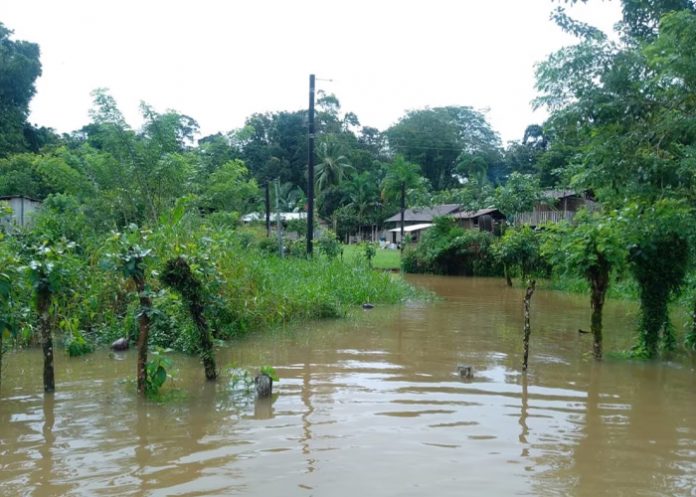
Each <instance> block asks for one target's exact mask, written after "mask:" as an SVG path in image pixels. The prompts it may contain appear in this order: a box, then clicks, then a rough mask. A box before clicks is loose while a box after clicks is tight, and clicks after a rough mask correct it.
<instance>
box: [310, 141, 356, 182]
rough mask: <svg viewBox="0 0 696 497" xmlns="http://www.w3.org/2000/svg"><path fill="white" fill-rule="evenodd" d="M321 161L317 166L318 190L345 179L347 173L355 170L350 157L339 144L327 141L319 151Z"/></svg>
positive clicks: (320, 146) (316, 179)
mask: <svg viewBox="0 0 696 497" xmlns="http://www.w3.org/2000/svg"><path fill="white" fill-rule="evenodd" d="M317 156H318V158H319V162H318V163H317V165H316V166H315V181H316V187H317V191H323V190H324V189H326V188H327V187H329V186H331V185H336V184H338V183H340V182H341V181H343V179H344V178H345V177H346V175H347V173H348V172H349V171H351V170H353V166H351V164H350V163H349V162H348V158H347V157H346V156H345V155H343V154H342V153H341V149H340V147H339V145H338V144H336V143H334V142H331V141H325V142H323V143H321V144H320V145H319V150H318V151H317Z"/></svg>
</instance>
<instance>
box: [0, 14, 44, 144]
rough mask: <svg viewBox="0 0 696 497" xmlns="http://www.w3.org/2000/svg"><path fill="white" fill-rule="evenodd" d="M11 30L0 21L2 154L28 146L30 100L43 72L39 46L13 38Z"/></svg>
mask: <svg viewBox="0 0 696 497" xmlns="http://www.w3.org/2000/svg"><path fill="white" fill-rule="evenodd" d="M11 36H12V31H11V30H9V29H8V28H6V27H5V25H4V24H2V23H0V157H5V156H6V155H8V154H10V153H13V152H22V151H25V150H27V149H28V148H29V146H30V144H29V143H27V140H26V138H25V129H26V128H29V129H31V127H29V126H28V125H27V122H26V119H27V117H28V116H29V102H30V101H31V98H32V97H33V96H34V93H35V92H36V87H35V86H34V82H35V81H36V79H37V78H38V77H39V76H40V75H41V62H40V61H39V46H38V45H37V44H36V43H30V42H28V41H20V40H12V39H10V37H11Z"/></svg>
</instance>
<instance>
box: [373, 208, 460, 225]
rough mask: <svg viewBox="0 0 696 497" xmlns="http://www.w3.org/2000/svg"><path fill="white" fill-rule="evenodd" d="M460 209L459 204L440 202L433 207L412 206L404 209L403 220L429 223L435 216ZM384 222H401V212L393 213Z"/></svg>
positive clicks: (445, 214)
mask: <svg viewBox="0 0 696 497" xmlns="http://www.w3.org/2000/svg"><path fill="white" fill-rule="evenodd" d="M459 209H460V205H459V204H441V205H435V206H433V207H412V208H410V209H406V210H405V211H404V221H405V222H411V223H413V222H421V223H429V222H431V221H432V220H433V219H435V218H436V217H441V216H447V215H449V214H452V213H453V212H456V211H458V210H459ZM384 222H385V223H399V222H401V213H397V214H394V215H393V216H392V217H390V218H389V219H387V220H385V221H384Z"/></svg>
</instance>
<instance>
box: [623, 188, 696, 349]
mask: <svg viewBox="0 0 696 497" xmlns="http://www.w3.org/2000/svg"><path fill="white" fill-rule="evenodd" d="M622 215H623V216H624V218H625V219H626V223H627V230H626V231H627V233H628V237H629V238H628V239H629V242H630V244H631V245H630V247H629V259H630V269H631V272H632V273H633V275H634V277H635V279H636V281H637V282H638V285H639V288H640V302H641V324H640V336H639V342H638V344H637V345H636V348H635V352H636V355H638V356H645V357H654V356H655V355H656V354H657V350H658V341H659V338H660V335H662V339H663V340H662V346H663V349H664V350H671V349H672V348H673V346H674V339H673V333H672V325H671V323H670V320H669V308H668V304H669V301H670V299H671V298H672V297H674V296H675V295H677V294H678V292H679V291H680V289H681V286H682V283H683V282H684V279H685V277H686V273H687V268H688V263H689V250H690V248H689V231H688V229H689V228H688V227H689V226H690V224H689V223H690V220H691V219H693V211H692V209H690V208H689V207H688V206H687V205H686V204H685V203H684V202H678V201H672V200H669V199H664V200H660V201H657V202H655V203H654V204H653V205H652V206H650V207H647V208H646V207H643V206H640V205H638V204H630V205H628V206H627V207H626V208H625V209H624V211H623V212H622Z"/></svg>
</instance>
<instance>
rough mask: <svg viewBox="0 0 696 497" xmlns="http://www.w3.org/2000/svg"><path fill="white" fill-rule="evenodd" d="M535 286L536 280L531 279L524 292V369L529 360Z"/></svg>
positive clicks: (525, 369) (524, 369)
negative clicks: (530, 319)
mask: <svg viewBox="0 0 696 497" xmlns="http://www.w3.org/2000/svg"><path fill="white" fill-rule="evenodd" d="M535 288H536V280H529V281H528V282H527V290H526V291H525V294H524V338H523V342H524V359H523V361H522V370H523V371H527V362H528V359H529V337H530V335H531V334H532V328H531V326H530V324H529V305H530V303H531V300H532V295H534V289H535Z"/></svg>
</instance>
